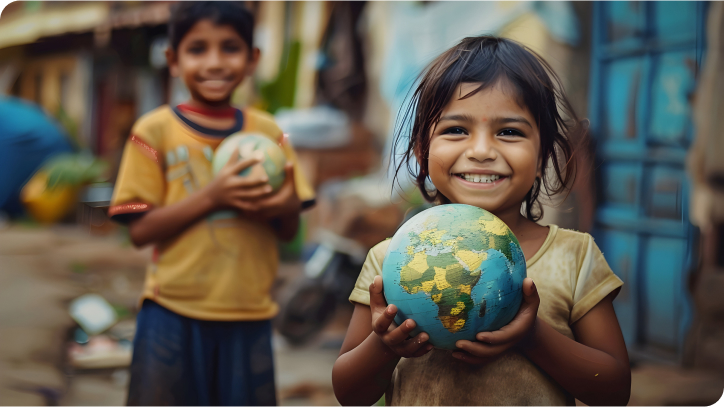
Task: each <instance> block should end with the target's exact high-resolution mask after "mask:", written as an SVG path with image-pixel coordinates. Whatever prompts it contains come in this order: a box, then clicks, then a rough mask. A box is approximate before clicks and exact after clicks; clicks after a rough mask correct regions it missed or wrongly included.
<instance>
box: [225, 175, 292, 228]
mask: <svg viewBox="0 0 724 407" xmlns="http://www.w3.org/2000/svg"><path fill="white" fill-rule="evenodd" d="M284 172H285V173H286V174H285V176H284V183H283V184H282V186H281V187H279V190H277V191H276V192H275V193H274V194H272V195H268V193H267V194H265V195H264V196H261V197H259V198H258V199H250V200H247V201H243V202H240V203H239V206H238V208H239V209H241V210H242V211H243V212H244V215H246V216H248V217H251V218H260V219H264V220H269V219H274V218H277V217H280V216H284V215H290V214H295V213H299V212H300V211H301V208H302V202H301V201H300V200H299V197H298V196H297V188H296V187H295V185H294V165H293V164H292V163H290V162H288V163H287V164H286V165H285V166H284ZM268 191H271V187H269V190H268Z"/></svg>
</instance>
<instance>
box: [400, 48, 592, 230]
mask: <svg viewBox="0 0 724 407" xmlns="http://www.w3.org/2000/svg"><path fill="white" fill-rule="evenodd" d="M418 80H419V85H418V87H417V89H416V90H415V91H414V93H413V94H412V98H411V99H409V102H408V104H407V107H406V108H404V109H402V110H401V111H400V116H399V117H398V126H397V129H396V131H395V132H396V137H395V148H394V149H393V151H398V150H397V148H396V147H397V146H398V145H399V143H405V140H404V139H405V137H406V136H407V133H409V132H410V128H409V126H410V124H412V131H411V133H410V134H409V141H407V150H406V151H405V153H404V154H403V155H402V160H401V161H400V162H399V164H397V168H396V171H395V178H397V176H398V175H399V172H400V169H401V168H402V166H403V165H407V170H408V172H409V173H410V175H412V177H413V178H414V179H415V181H416V183H417V186H418V187H419V189H420V192H422V195H423V196H424V197H425V199H427V200H428V201H430V202H437V203H449V200H448V199H447V197H445V196H443V195H442V194H441V193H440V192H439V191H437V190H429V189H428V188H427V181H428V179H429V172H428V167H427V159H428V156H429V152H430V134H431V130H432V129H433V128H434V127H435V126H436V125H437V123H438V121H439V120H440V115H441V114H442V111H443V109H444V108H445V106H447V104H448V103H449V102H450V100H451V98H452V97H453V95H454V93H455V91H456V89H457V87H458V85H459V84H461V83H480V84H481V85H480V86H479V87H477V88H476V89H475V90H473V91H471V92H469V93H468V94H465V95H460V99H465V98H468V97H471V96H473V95H474V94H476V93H477V92H480V91H481V90H483V89H486V88H489V87H491V86H495V85H496V84H501V85H503V86H505V87H507V88H509V89H511V90H512V91H513V93H514V96H513V97H515V98H516V100H517V102H518V104H519V105H520V106H525V107H527V108H528V110H529V111H530V113H531V115H532V116H533V117H534V118H535V120H536V124H537V125H538V128H539V131H540V154H541V162H542V165H541V177H540V178H536V180H535V182H534V183H533V186H532V187H531V189H530V191H528V194H527V195H526V196H525V200H524V203H525V216H526V218H528V219H530V220H533V221H537V220H539V219H540V218H542V217H543V208H542V207H541V205H540V203H539V202H538V195H539V194H540V190H541V185H545V187H546V191H547V193H548V195H549V196H550V195H553V194H557V193H560V192H563V191H565V190H566V189H567V185H569V184H571V185H572V183H573V181H574V179H575V174H576V165H575V164H576V163H575V160H574V159H573V153H574V148H573V144H572V140H581V139H582V135H583V133H585V131H586V129H585V127H586V126H584V125H583V122H581V121H579V120H578V117H577V116H576V114H575V112H574V111H573V109H572V107H571V105H570V103H569V102H568V100H567V99H566V97H565V94H564V93H563V87H562V86H561V83H560V80H559V79H558V77H557V76H556V74H555V72H553V69H552V68H551V67H550V66H549V65H548V64H547V63H546V62H545V61H544V60H543V58H541V57H540V56H539V55H538V54H536V53H535V52H534V51H531V50H530V49H528V48H526V47H525V46H523V45H521V44H519V43H517V42H515V41H512V40H509V39H505V38H499V37H494V36H489V35H484V36H480V37H468V38H465V39H463V40H462V41H460V43H458V44H457V45H456V46H454V47H452V48H450V49H449V50H447V51H445V52H444V53H443V54H442V55H440V56H439V57H437V58H436V59H435V60H434V61H433V62H432V63H431V64H430V65H428V67H427V68H426V69H425V70H424V71H423V72H422V73H421V74H420V77H419V78H418ZM559 109H561V111H562V112H563V113H564V114H565V116H566V119H564V118H563V117H561V115H560V113H559ZM586 123H587V122H586ZM413 158H418V160H417V161H418V163H419V166H418V170H417V171H416V170H415V168H414V166H413V165H412V163H411V160H412V159H413ZM549 161H550V163H551V168H552V169H553V170H554V172H555V174H554V175H555V179H554V180H551V179H549V177H547V176H546V175H547V174H546V170H547V164H548V162H549Z"/></svg>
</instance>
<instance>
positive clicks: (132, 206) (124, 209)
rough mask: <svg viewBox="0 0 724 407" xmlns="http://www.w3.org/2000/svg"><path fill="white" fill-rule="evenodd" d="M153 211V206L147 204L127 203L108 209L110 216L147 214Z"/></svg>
mask: <svg viewBox="0 0 724 407" xmlns="http://www.w3.org/2000/svg"><path fill="white" fill-rule="evenodd" d="M150 209H151V205H149V204H145V203H127V204H122V205H116V206H111V207H110V208H108V215H109V216H115V215H123V214H126V213H139V212H146V211H148V210H150Z"/></svg>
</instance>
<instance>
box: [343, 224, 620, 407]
mask: <svg viewBox="0 0 724 407" xmlns="http://www.w3.org/2000/svg"><path fill="white" fill-rule="evenodd" d="M389 245H390V240H385V241H383V242H382V243H379V244H378V245H377V246H375V247H373V248H372V250H370V252H369V254H368V255H367V260H366V261H365V264H364V266H363V267H362V271H361V273H360V275H359V278H358V279H357V283H356V285H355V288H354V290H353V291H352V295H350V297H349V299H350V301H353V302H358V303H360V304H365V305H369V303H370V299H369V286H370V284H372V280H373V279H374V277H375V276H376V275H381V273H382V262H383V260H384V257H385V254H386V252H387V248H388V247H389ZM526 266H527V272H528V277H530V278H532V279H533V281H535V284H536V288H537V289H538V294H539V295H540V299H541V303H540V307H539V308H538V317H539V318H541V319H543V320H544V321H546V322H547V323H548V324H549V325H550V326H552V327H553V328H554V329H555V330H557V331H558V332H560V333H562V334H563V335H566V336H567V337H569V338H571V339H574V340H575V338H574V336H573V331H572V330H571V327H570V325H571V324H573V323H575V322H576V321H578V320H579V319H580V318H581V317H582V316H584V315H585V314H586V313H587V312H588V311H589V310H591V309H592V308H593V307H594V306H595V305H596V304H598V302H599V301H601V300H602V299H603V298H604V297H606V296H607V295H608V294H609V293H611V292H612V291H614V290H615V289H616V288H618V287H620V286H621V285H622V284H623V282H622V281H621V280H620V279H619V278H618V277H617V276H616V275H615V274H614V273H613V271H611V268H610V267H609V266H608V263H606V259H604V257H603V254H601V251H600V250H599V249H598V247H597V246H596V244H595V243H594V242H593V238H592V237H591V235H589V234H587V233H580V232H575V231H572V230H567V229H560V228H558V227H557V226H555V225H551V226H550V230H549V232H548V236H547V238H546V240H545V242H544V243H543V246H541V248H540V250H538V252H537V253H536V254H535V255H534V256H533V257H532V258H531V259H530V260H528V261H526ZM385 400H386V401H387V403H388V404H389V405H408V406H412V405H440V406H444V405H459V406H463V405H518V406H522V405H541V406H542V405H574V404H575V400H574V399H573V397H572V396H571V395H570V394H568V393H567V392H566V391H565V390H564V389H563V388H562V387H560V386H559V385H558V383H556V382H555V381H554V380H553V379H551V378H550V377H549V376H548V375H547V374H546V373H545V372H543V371H542V370H541V369H539V368H538V367H537V366H536V365H535V364H533V363H532V362H530V361H529V360H528V358H526V357H525V356H524V355H523V354H522V353H521V352H519V351H517V350H511V351H508V352H506V353H504V354H502V355H500V356H499V357H498V358H497V359H495V360H493V361H491V362H490V363H487V364H484V365H469V364H467V363H465V362H462V361H460V360H457V359H455V358H453V357H452V355H451V352H450V351H445V350H438V349H434V350H432V351H431V352H429V353H427V354H426V355H425V356H422V357H420V358H410V359H405V358H403V359H401V360H400V362H399V363H398V364H397V368H396V369H395V373H394V375H393V378H392V382H391V384H390V387H389V388H388V389H387V394H386V397H385Z"/></svg>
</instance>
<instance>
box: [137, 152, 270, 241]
mask: <svg viewBox="0 0 724 407" xmlns="http://www.w3.org/2000/svg"><path fill="white" fill-rule="evenodd" d="M232 157H233V158H232V159H231V160H229V163H227V164H226V166H224V168H222V170H221V171H219V174H218V176H217V177H216V178H214V179H213V180H212V181H211V182H210V183H209V184H208V185H207V186H206V187H204V188H202V189H200V190H198V191H196V192H194V193H192V194H191V195H189V196H188V197H186V198H185V199H183V200H181V201H179V202H176V203H174V204H172V205H168V206H162V207H158V208H154V209H151V210H150V211H148V212H146V213H145V214H143V215H142V217H140V218H137V219H135V220H133V221H131V222H130V224H129V232H130V235H131V242H133V244H134V245H135V246H138V247H140V246H144V245H146V244H149V243H154V242H159V241H163V240H166V239H169V238H172V237H174V236H176V235H178V234H179V233H181V232H183V231H184V230H186V229H187V228H188V227H189V226H191V225H193V224H194V223H195V222H197V221H198V220H199V219H201V218H203V217H204V216H206V215H207V214H209V213H210V212H212V211H214V210H217V209H221V208H237V209H238V208H239V205H240V204H241V203H243V202H245V200H248V199H255V198H258V197H260V196H263V195H265V194H267V193H268V192H269V189H270V188H271V187H269V186H268V185H267V184H266V183H267V180H266V179H264V178H251V177H239V176H237V175H236V174H238V173H239V172H240V171H242V170H243V169H245V168H247V167H250V166H252V165H254V164H256V163H258V162H259V159H258V158H250V159H246V160H242V161H238V158H237V157H238V154H232Z"/></svg>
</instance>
